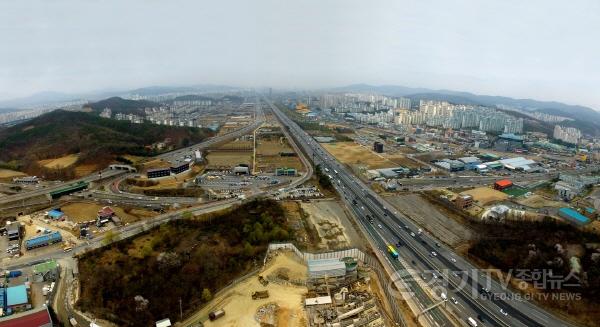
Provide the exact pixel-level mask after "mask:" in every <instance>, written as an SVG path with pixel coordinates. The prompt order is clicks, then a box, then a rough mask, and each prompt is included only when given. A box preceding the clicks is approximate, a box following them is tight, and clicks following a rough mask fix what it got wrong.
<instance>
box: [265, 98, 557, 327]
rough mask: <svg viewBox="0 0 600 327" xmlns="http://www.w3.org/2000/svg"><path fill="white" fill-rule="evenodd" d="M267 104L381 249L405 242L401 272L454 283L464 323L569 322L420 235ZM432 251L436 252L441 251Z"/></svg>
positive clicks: (396, 263) (424, 299) (416, 289)
mask: <svg viewBox="0 0 600 327" xmlns="http://www.w3.org/2000/svg"><path fill="white" fill-rule="evenodd" d="M267 102H268V103H269V104H270V105H271V107H272V110H273V112H274V113H275V114H276V115H277V117H278V118H279V119H280V120H281V121H282V123H283V124H284V125H286V126H287V127H288V128H289V130H290V134H292V135H293V136H294V137H295V139H296V141H297V143H298V144H299V145H300V146H301V147H302V148H303V150H304V151H305V153H307V155H308V156H309V157H312V158H314V163H315V164H319V165H321V166H322V167H323V168H327V169H328V170H329V171H330V173H331V174H332V177H333V178H332V182H333V184H334V185H335V187H336V189H337V190H338V192H339V193H340V195H341V196H342V198H343V199H344V201H345V203H346V205H347V206H348V207H349V208H350V209H351V210H352V211H353V212H354V213H355V216H356V217H357V220H358V221H357V223H359V224H360V225H361V226H362V227H363V228H364V229H365V230H366V231H367V233H368V234H369V235H368V236H369V237H370V238H371V239H372V241H373V242H374V243H375V244H376V247H377V249H378V250H380V251H382V252H385V249H386V246H387V245H389V244H394V245H400V246H399V252H400V259H401V260H394V259H391V257H389V256H388V264H390V265H391V266H392V267H393V268H394V269H396V270H399V271H401V272H404V271H405V269H407V268H410V269H414V270H415V271H419V272H420V271H428V272H430V273H431V272H433V273H436V276H437V277H438V278H436V279H440V280H441V281H442V282H443V284H446V285H447V286H448V287H447V290H446V292H447V294H448V297H454V298H455V299H456V302H457V304H454V303H448V304H447V305H448V306H449V307H450V308H451V309H452V311H453V312H455V313H457V316H458V319H459V320H460V321H461V322H462V323H463V324H465V323H466V321H467V319H468V317H472V318H474V319H477V320H478V321H479V323H480V324H484V325H491V326H569V324H568V323H566V322H564V321H562V320H560V319H559V318H557V317H555V316H553V315H551V314H550V313H548V312H546V311H544V310H543V309H541V308H539V307H537V306H535V305H533V304H532V303H530V302H528V301H520V300H516V298H518V297H517V296H515V294H514V293H513V292H511V291H510V290H509V289H507V288H505V287H502V286H501V285H500V284H499V283H498V282H497V281H496V280H494V279H493V278H488V276H487V275H485V274H483V272H482V271H480V270H478V269H477V268H476V267H475V266H473V265H472V264H471V263H470V262H468V261H466V260H463V259H462V258H460V257H459V256H458V255H456V254H455V253H454V252H453V251H452V250H451V249H450V248H447V247H446V246H444V245H442V242H441V241H439V240H437V239H435V238H434V237H433V236H431V235H428V234H425V233H422V234H419V233H418V230H419V226H416V225H415V224H413V222H412V221H411V220H410V219H408V218H407V217H405V216H403V215H401V214H399V213H397V212H395V211H394V212H392V211H391V210H390V209H388V208H392V206H391V205H389V204H388V203H386V202H385V201H384V200H383V199H382V198H381V197H379V195H377V194H376V193H375V192H373V191H372V190H370V189H369V188H368V187H367V186H366V185H365V184H363V183H362V182H361V181H360V180H359V179H358V178H356V177H355V176H353V175H352V174H351V173H350V172H349V171H348V170H347V169H346V168H345V167H344V166H343V165H341V164H340V163H339V162H337V160H336V159H335V158H333V157H332V156H331V155H329V154H328V153H327V152H326V151H325V150H324V149H323V148H322V147H321V146H320V145H319V144H318V143H317V142H315V141H314V140H313V139H312V138H311V137H310V136H309V135H308V134H307V133H306V132H304V131H303V130H302V129H301V128H300V127H299V126H298V125H297V124H295V123H294V122H293V121H291V120H290V119H289V118H288V117H287V116H286V115H284V114H283V113H282V112H281V111H280V110H279V109H278V108H277V107H276V106H274V105H273V104H272V103H271V102H269V101H268V100H267ZM370 221H372V222H370ZM432 252H435V255H434V254H433V253H432ZM405 265H407V266H408V267H407V266H405ZM406 283H407V284H408V287H409V288H410V291H412V292H413V293H414V294H415V296H416V297H417V300H418V301H419V302H420V303H421V306H422V307H423V308H425V307H429V306H430V305H432V304H433V302H434V301H433V300H432V299H430V298H429V296H427V294H424V293H425V291H424V290H423V289H422V288H421V286H420V283H417V282H416V281H415V280H414V279H413V278H412V277H407V278H406ZM452 302H453V301H452ZM425 315H426V316H427V317H428V319H430V320H431V321H432V322H433V323H434V324H435V325H440V326H443V325H448V326H449V325H451V324H452V323H451V322H450V320H449V319H448V318H447V316H446V315H445V314H443V312H442V309H441V308H436V309H433V310H431V311H428V312H427V313H426V314H425Z"/></svg>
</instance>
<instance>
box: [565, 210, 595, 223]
mask: <svg viewBox="0 0 600 327" xmlns="http://www.w3.org/2000/svg"><path fill="white" fill-rule="evenodd" d="M558 216H559V217H561V218H563V219H565V220H566V221H567V222H569V223H571V224H573V225H576V226H583V225H586V224H588V223H589V222H590V219H589V218H588V217H586V216H584V215H582V214H580V213H579V212H577V211H576V210H574V209H571V208H560V209H558Z"/></svg>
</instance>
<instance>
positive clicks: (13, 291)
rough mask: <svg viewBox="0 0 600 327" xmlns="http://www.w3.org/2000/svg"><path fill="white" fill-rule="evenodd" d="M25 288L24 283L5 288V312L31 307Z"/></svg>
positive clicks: (19, 310)
mask: <svg viewBox="0 0 600 327" xmlns="http://www.w3.org/2000/svg"><path fill="white" fill-rule="evenodd" d="M27 290H28V289H27V287H26V286H25V285H24V284H23V285H17V286H12V287H7V288H6V292H5V293H6V305H5V307H6V313H8V314H12V313H15V312H21V311H25V310H28V309H31V304H29V296H28V295H27Z"/></svg>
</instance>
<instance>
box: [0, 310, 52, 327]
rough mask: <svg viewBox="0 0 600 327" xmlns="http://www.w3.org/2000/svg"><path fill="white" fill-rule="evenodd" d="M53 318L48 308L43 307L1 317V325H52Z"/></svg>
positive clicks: (46, 326)
mask: <svg viewBox="0 0 600 327" xmlns="http://www.w3.org/2000/svg"><path fill="white" fill-rule="evenodd" d="M51 326H52V319H51V318H50V313H48V309H46V308H42V309H40V310H38V311H26V312H25V313H22V314H15V315H12V316H10V317H9V318H5V319H2V318H0V327H51Z"/></svg>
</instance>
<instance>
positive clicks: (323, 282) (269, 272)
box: [183, 248, 394, 327]
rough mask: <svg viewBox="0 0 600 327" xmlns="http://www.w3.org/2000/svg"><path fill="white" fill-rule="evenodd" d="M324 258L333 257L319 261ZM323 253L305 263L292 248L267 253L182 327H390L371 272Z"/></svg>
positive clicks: (354, 262)
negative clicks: (255, 267) (259, 263)
mask: <svg viewBox="0 0 600 327" xmlns="http://www.w3.org/2000/svg"><path fill="white" fill-rule="evenodd" d="M298 254H302V256H299V255H298ZM328 254H329V255H331V254H335V255H331V257H330V258H320V256H323V255H324V256H325V257H327V255H328ZM328 254H320V255H312V254H308V255H311V256H312V257H319V258H316V259H307V258H306V256H305V255H306V254H304V253H301V252H297V249H295V248H294V250H290V249H288V248H275V249H272V250H270V251H269V252H268V254H267V256H266V258H265V263H264V266H263V267H262V268H261V269H259V270H258V271H256V272H252V273H250V274H249V275H246V276H244V277H242V278H240V279H239V280H238V281H235V282H234V283H233V284H232V285H231V286H230V287H228V288H226V289H224V290H222V291H221V292H219V293H218V294H216V295H215V297H214V298H213V300H212V301H211V302H210V303H208V305H206V306H205V307H204V308H202V309H201V310H200V311H198V312H197V313H196V314H194V315H192V316H191V317H189V318H188V319H187V320H186V321H184V323H183V325H185V326H188V325H190V326H244V327H246V326H261V327H269V326H272V327H275V326H285V327H296V326H298V327H300V326H311V327H312V326H314V327H318V326H323V327H324V326H340V327H343V326H355V327H359V326H365V327H376V326H377V327H379V326H382V327H383V326H394V323H393V319H392V318H390V317H389V316H388V315H387V314H386V313H385V311H384V309H383V308H384V307H385V304H384V302H382V301H385V296H384V295H383V290H382V289H381V288H380V287H379V286H378V285H380V283H378V282H377V281H376V279H377V275H376V274H374V273H373V271H372V269H371V268H370V267H369V266H368V265H366V264H364V263H363V262H362V261H360V260H358V259H357V258H355V257H343V258H339V257H340V256H341V255H340V252H331V253H328Z"/></svg>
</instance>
